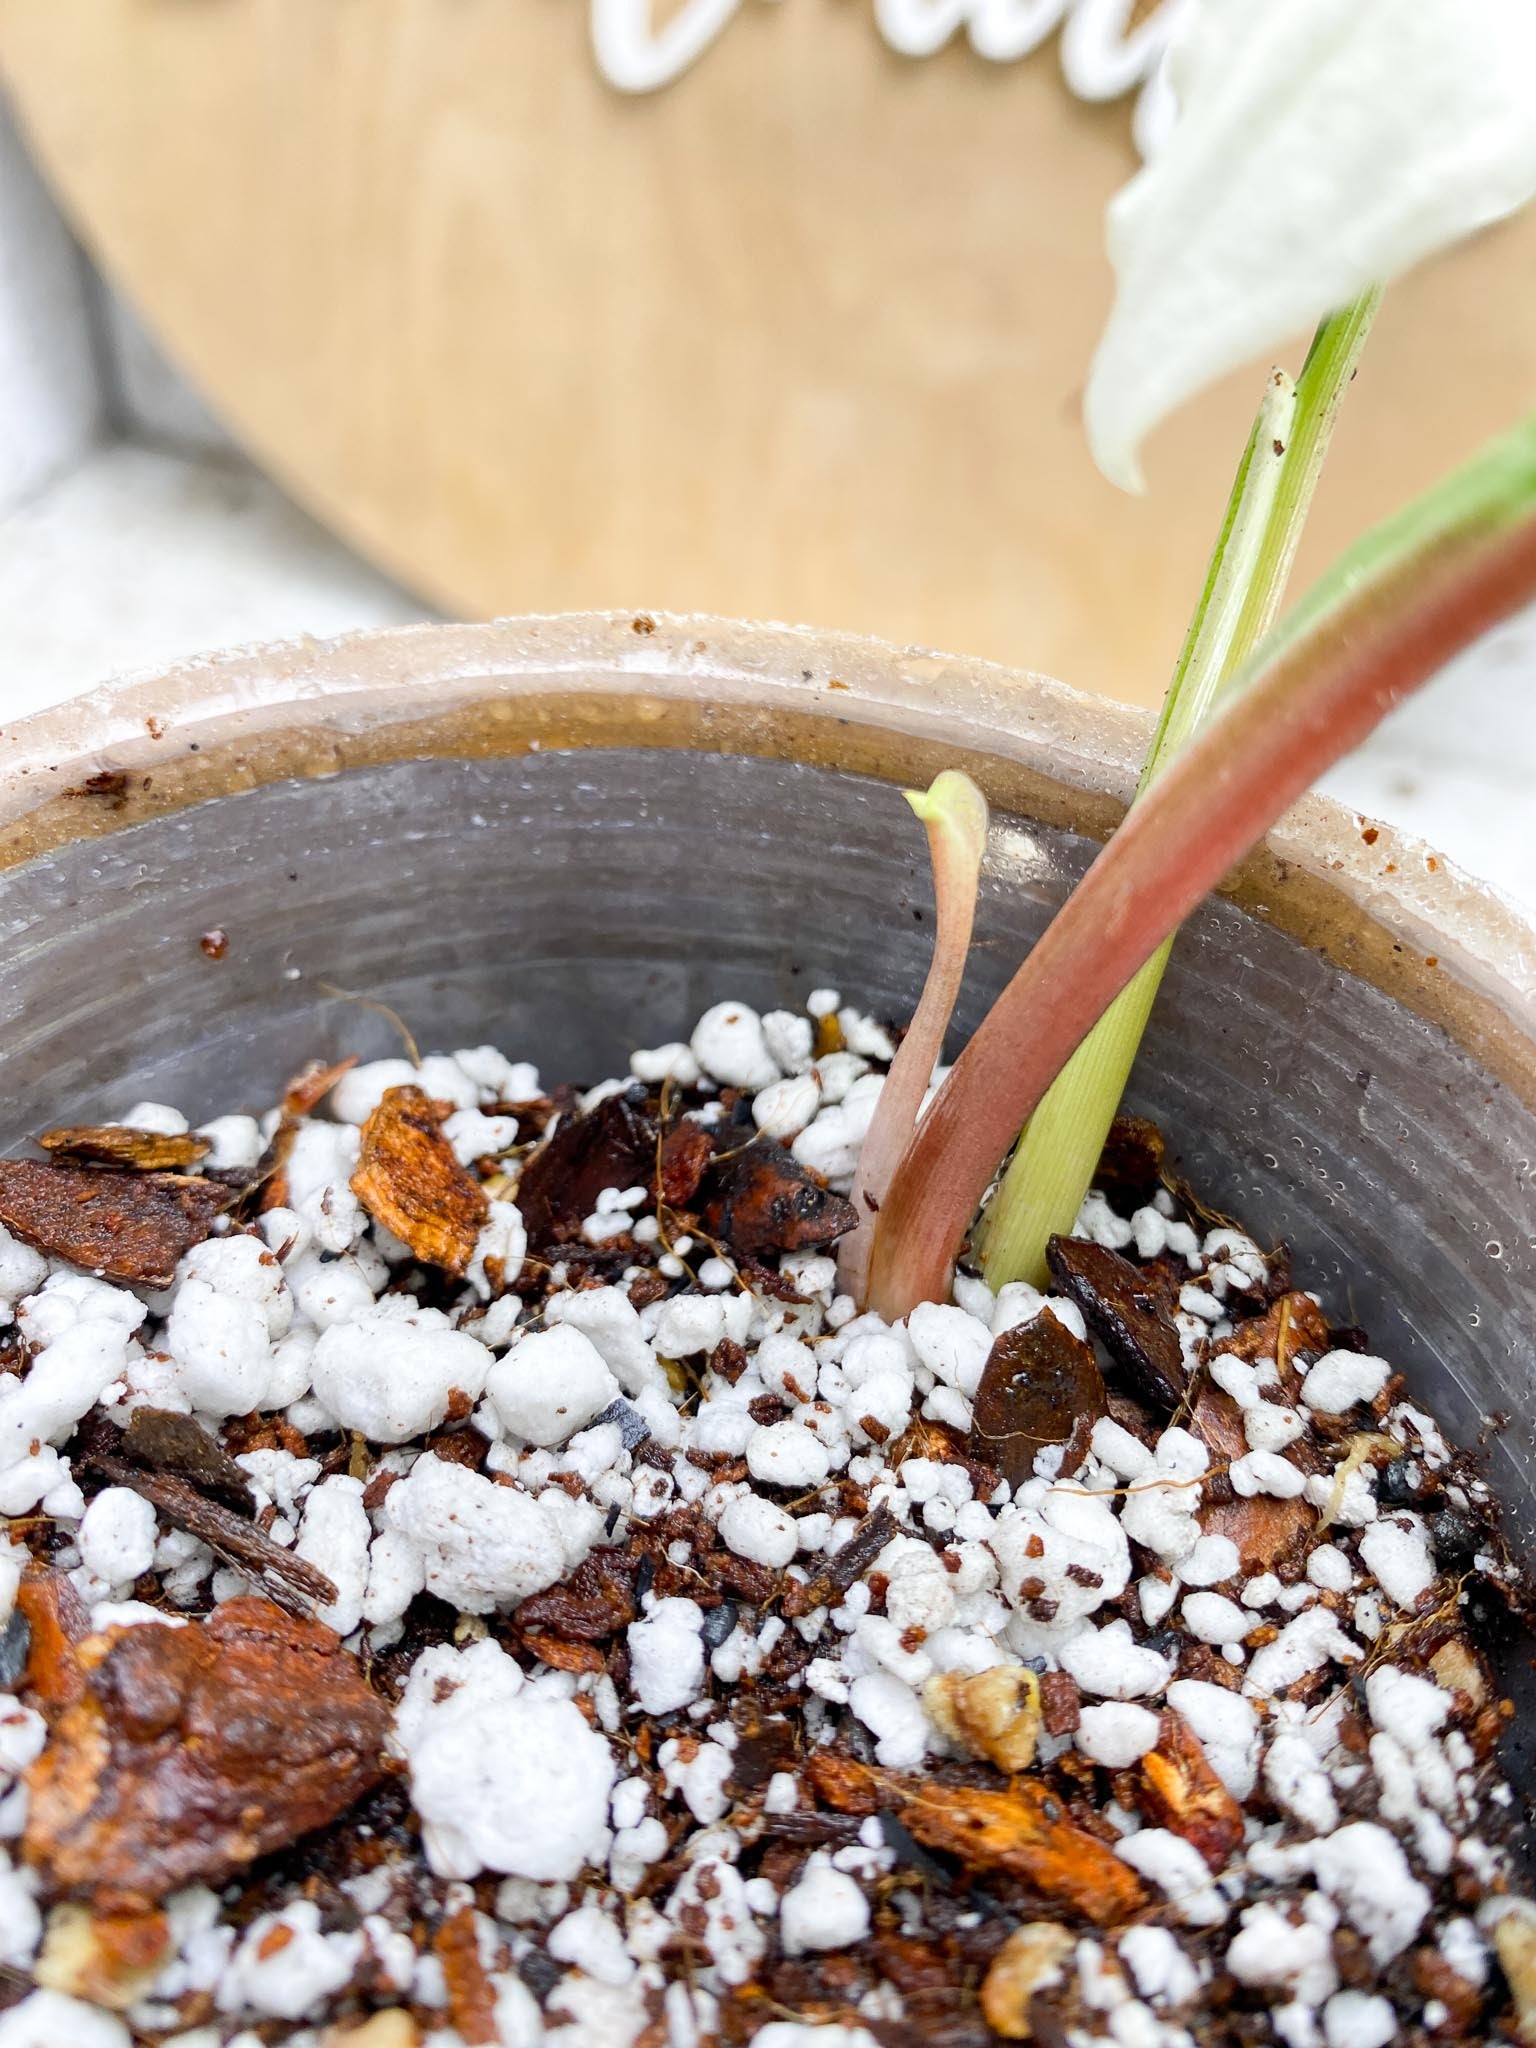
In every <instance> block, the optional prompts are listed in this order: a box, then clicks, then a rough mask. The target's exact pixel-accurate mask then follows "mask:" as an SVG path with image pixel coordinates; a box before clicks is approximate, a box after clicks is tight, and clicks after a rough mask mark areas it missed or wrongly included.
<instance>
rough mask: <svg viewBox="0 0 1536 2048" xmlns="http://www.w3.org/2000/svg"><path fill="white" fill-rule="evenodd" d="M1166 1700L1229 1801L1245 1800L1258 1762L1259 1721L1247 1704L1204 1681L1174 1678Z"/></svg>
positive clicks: (1217, 1686) (1218, 1686) (1225, 1690)
mask: <svg viewBox="0 0 1536 2048" xmlns="http://www.w3.org/2000/svg"><path fill="white" fill-rule="evenodd" d="M1167 1700H1168V1704H1169V1706H1170V1707H1172V1708H1173V1710H1174V1712H1175V1713H1176V1714H1179V1715H1181V1716H1182V1717H1183V1719H1184V1720H1186V1721H1187V1722H1188V1723H1189V1725H1190V1727H1191V1728H1192V1729H1193V1730H1194V1732H1195V1735H1196V1737H1197V1739H1198V1741H1199V1743H1200V1747H1201V1748H1202V1749H1203V1750H1204V1751H1205V1758H1206V1762H1207V1763H1208V1764H1209V1765H1210V1767H1211V1769H1212V1770H1213V1771H1214V1772H1215V1773H1216V1775H1217V1777H1218V1778H1220V1780H1221V1782H1222V1783H1223V1784H1224V1785H1225V1786H1226V1788H1227V1790H1228V1791H1229V1792H1230V1793H1231V1794H1232V1797H1233V1798H1234V1799H1237V1800H1244V1799H1247V1798H1248V1797H1249V1796H1250V1794H1251V1793H1252V1791H1253V1786H1254V1778H1255V1776H1256V1773H1257V1770H1258V1762H1259V1717H1258V1715H1257V1714H1256V1713H1255V1711H1254V1709H1253V1707H1252V1706H1251V1705H1250V1704H1249V1702H1248V1701H1247V1700H1245V1699H1243V1698H1242V1697H1241V1695H1240V1694H1238V1693H1235V1692H1228V1690H1227V1688H1226V1687H1225V1686H1224V1685H1213V1684H1211V1683H1210V1681H1209V1680H1208V1679H1204V1678H1176V1679H1175V1680H1174V1682H1173V1684H1172V1685H1170V1686H1169V1688H1168V1692H1167Z"/></svg>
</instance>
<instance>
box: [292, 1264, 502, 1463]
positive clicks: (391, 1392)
mask: <svg viewBox="0 0 1536 2048" xmlns="http://www.w3.org/2000/svg"><path fill="white" fill-rule="evenodd" d="M397 1299H403V1300H406V1302H407V1306H408V1308H409V1311H410V1312H409V1313H408V1314H406V1315H401V1314H400V1313H398V1311H397V1310H395V1309H393V1308H391V1307H390V1306H389V1304H388V1303H387V1302H380V1303H379V1304H378V1306H377V1307H375V1308H370V1309H368V1310H366V1311H365V1312H364V1313H363V1314H362V1315H360V1316H359V1317H358V1318H357V1319H356V1321H355V1322H341V1323H334V1324H332V1326H331V1327H330V1328H329V1329H328V1330H323V1331H322V1332H321V1334H320V1340H319V1342H318V1343H317V1344H316V1346H315V1350H314V1357H313V1359H312V1360H311V1364H310V1372H311V1376H312V1380H313V1385H314V1390H315V1394H316V1397H317V1398H318V1399H319V1400H320V1401H322V1402H324V1404H325V1406H326V1407H327V1408H328V1409H329V1411H330V1412H331V1414H332V1415H334V1416H335V1418H336V1420H337V1421H338V1422H339V1423H340V1424H341V1426H342V1428H343V1429H356V1430H361V1431H362V1433H363V1435H364V1436H366V1437H367V1438H368V1439H369V1440H370V1442H373V1443H379V1444H400V1443H405V1442H407V1441H408V1440H409V1439H410V1438H412V1437H418V1436H425V1435H426V1434H427V1432H428V1431H429V1430H433V1429H437V1428H438V1427H440V1425H441V1424H442V1422H443V1421H444V1419H445V1418H446V1416H447V1413H448V1407H449V1403H450V1401H451V1400H452V1398H453V1396H454V1395H455V1394H462V1395H463V1396H464V1397H465V1398H466V1399H467V1400H468V1401H470V1402H474V1401H478V1400H479V1398H480V1395H481V1393H482V1391H483V1390H484V1387H485V1377H486V1372H487V1370H488V1368H489V1366H490V1363H491V1360H490V1354H489V1353H488V1352H487V1350H486V1348H485V1346H484V1345H483V1344H479V1343H477V1342H476V1341H475V1339H474V1338H473V1337H471V1336H469V1335H468V1334H467V1333H466V1332H465V1331H463V1330H451V1329H449V1327H448V1319H447V1317H446V1316H444V1315H442V1314H441V1313H440V1312H439V1311H438V1310H437V1309H425V1308H424V1309H418V1308H415V1307H414V1305H412V1304H410V1303H409V1300H408V1297H390V1300H391V1301H393V1300H397Z"/></svg>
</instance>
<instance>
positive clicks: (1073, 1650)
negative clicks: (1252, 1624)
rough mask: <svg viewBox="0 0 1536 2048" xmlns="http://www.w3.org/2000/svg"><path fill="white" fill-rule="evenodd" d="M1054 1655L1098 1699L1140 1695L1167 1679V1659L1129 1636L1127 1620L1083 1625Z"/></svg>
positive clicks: (1156, 1690)
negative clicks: (1086, 1626) (1101, 1624)
mask: <svg viewBox="0 0 1536 2048" xmlns="http://www.w3.org/2000/svg"><path fill="white" fill-rule="evenodd" d="M1196 1597H1198V1596H1196ZM1186 1605H1187V1603H1186ZM1057 1655H1058V1658H1059V1660H1060V1663H1061V1668H1062V1670H1063V1671H1065V1672H1068V1673H1069V1674H1070V1675H1071V1676H1072V1677H1073V1678H1075V1679H1076V1680H1077V1682H1078V1684H1079V1685H1080V1686H1081V1687H1082V1689H1083V1691H1084V1692H1091V1693H1097V1694H1098V1695H1099V1697H1100V1698H1101V1699H1111V1700H1134V1699H1142V1698H1144V1697H1145V1696H1146V1695H1147V1694H1148V1693H1159V1692H1161V1691H1162V1690H1163V1687H1164V1686H1165V1685H1166V1684H1167V1683H1168V1665H1167V1662H1166V1660H1165V1659H1164V1658H1162V1657H1160V1656H1159V1655H1158V1653H1157V1652H1156V1650H1153V1649H1149V1648H1148V1647H1147V1646H1146V1645H1145V1644H1143V1643H1138V1642H1135V1641H1134V1640H1133V1639H1132V1636H1131V1625H1130V1623H1129V1622H1128V1621H1112V1622H1110V1623H1109V1625H1108V1627H1106V1628H1100V1629H1095V1628H1085V1629H1082V1630H1080V1631H1079V1632H1078V1634H1076V1635H1075V1636H1071V1637H1069V1638H1068V1640H1067V1641H1066V1642H1064V1643H1063V1644H1062V1645H1061V1648H1060V1650H1059V1651H1058V1652H1057Z"/></svg>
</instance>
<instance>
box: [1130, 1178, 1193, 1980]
mask: <svg viewBox="0 0 1536 2048" xmlns="http://www.w3.org/2000/svg"><path fill="white" fill-rule="evenodd" d="M1141 1213H1143V1214H1145V1213H1146V1212H1145V1211H1143V1212H1141ZM1152 1213H1153V1214H1154V1215H1155V1214H1156V1211H1155V1210H1154V1211H1153V1212H1152ZM1115 1946H1116V1948H1117V1949H1118V1950H1119V1952H1120V1960H1121V1961H1122V1962H1123V1963H1124V1964H1125V1965H1126V1966H1127V1967H1128V1969H1129V1970H1130V1973H1131V1975H1132V1976H1133V1977H1134V1978H1135V1980H1136V1989H1137V1990H1138V1991H1139V1992H1140V1993H1141V1995H1142V1997H1143V1998H1149V1999H1152V2000H1153V2001H1154V2002H1156V2003H1158V2004H1162V2005H1169V2006H1174V2005H1187V2004H1188V2002H1189V2001H1190V2000H1191V1999H1192V1998H1194V1997H1195V1996H1196V1995H1197V1993H1198V1992H1199V1989H1200V1972H1199V1970H1198V1969H1197V1968H1196V1966H1195V1964H1194V1963H1193V1962H1192V1961H1191V1960H1190V1958H1189V1957H1188V1956H1187V1955H1185V1953H1184V1951H1183V1949H1182V1948H1181V1947H1180V1946H1179V1939H1178V1936H1177V1935H1176V1934H1175V1933H1174V1932H1173V1931H1172V1929H1171V1928H1168V1927H1151V1926H1146V1927H1131V1928H1128V1929H1127V1930H1126V1932H1125V1933H1124V1934H1122V1935H1121V1937H1120V1939H1119V1940H1118V1941H1117V1942H1116V1944H1115Z"/></svg>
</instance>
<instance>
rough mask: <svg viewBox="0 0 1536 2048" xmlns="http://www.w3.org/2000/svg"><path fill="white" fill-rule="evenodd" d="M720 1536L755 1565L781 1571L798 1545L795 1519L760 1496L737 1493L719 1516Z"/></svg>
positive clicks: (738, 1554)
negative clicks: (764, 1565)
mask: <svg viewBox="0 0 1536 2048" xmlns="http://www.w3.org/2000/svg"><path fill="white" fill-rule="evenodd" d="M720 1534H721V1537H722V1539H723V1540H724V1542H725V1546H726V1548H727V1549H728V1550H733V1551H735V1553H736V1555H737V1556H738V1557H747V1558H750V1559H751V1560H752V1562H753V1563H754V1564H766V1565H771V1566H773V1567H774V1568H775V1569H780V1568H782V1567H783V1566H784V1565H787V1564H788V1563H790V1561H791V1560H792V1559H793V1557H794V1554H795V1551H796V1549H797V1547H798V1544H799V1533H798V1531H797V1530H796V1527H795V1523H794V1520H793V1517H791V1516H789V1515H786V1514H785V1512H784V1510H783V1509H782V1508H780V1507H775V1506H774V1504H773V1502H772V1501H771V1500H764V1499H763V1497H762V1495H761V1494H756V1493H743V1494H738V1495H737V1497H736V1498H735V1500H733V1501H731V1502H730V1503H729V1504H728V1506H727V1507H726V1510H725V1513H724V1514H723V1515H722V1516H721V1517H720Z"/></svg>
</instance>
